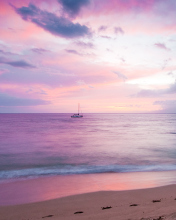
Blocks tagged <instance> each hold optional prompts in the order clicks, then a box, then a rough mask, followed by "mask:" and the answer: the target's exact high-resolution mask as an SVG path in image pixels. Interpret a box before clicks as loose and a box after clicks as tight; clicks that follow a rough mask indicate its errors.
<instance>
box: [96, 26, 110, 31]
mask: <svg viewBox="0 0 176 220" xmlns="http://www.w3.org/2000/svg"><path fill="white" fill-rule="evenodd" d="M107 28H108V27H107V26H104V25H102V26H100V27H99V28H98V31H105V30H106V29H107Z"/></svg>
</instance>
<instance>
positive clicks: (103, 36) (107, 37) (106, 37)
mask: <svg viewBox="0 0 176 220" xmlns="http://www.w3.org/2000/svg"><path fill="white" fill-rule="evenodd" d="M101 37H102V38H105V39H111V37H109V36H105V35H101Z"/></svg>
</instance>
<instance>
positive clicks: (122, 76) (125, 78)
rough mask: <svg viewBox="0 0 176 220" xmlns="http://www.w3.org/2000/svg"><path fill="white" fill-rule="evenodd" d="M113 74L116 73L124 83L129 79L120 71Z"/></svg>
mask: <svg viewBox="0 0 176 220" xmlns="http://www.w3.org/2000/svg"><path fill="white" fill-rule="evenodd" d="M113 73H115V74H116V75H117V76H118V77H119V78H120V79H123V80H124V81H125V80H127V79H128V78H127V77H126V76H125V75H124V74H122V73H120V72H118V71H113Z"/></svg>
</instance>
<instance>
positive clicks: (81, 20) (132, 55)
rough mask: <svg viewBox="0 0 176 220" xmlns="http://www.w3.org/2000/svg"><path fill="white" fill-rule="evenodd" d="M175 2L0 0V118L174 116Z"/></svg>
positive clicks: (175, 75) (175, 77)
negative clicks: (103, 114)
mask: <svg viewBox="0 0 176 220" xmlns="http://www.w3.org/2000/svg"><path fill="white" fill-rule="evenodd" d="M175 11H176V1H175V0H168V1H166V0H143V1H141V0H126V1H124V0H112V1H109V0H51V1H47V0H38V1H34V0H31V1H30V0H13V1H12V0H9V1H6V0H1V1H0V113H6V112H7V113H10V112H12V113H13V112H29V113H30V112H32V113H33V112H51V113H52V112H54V113H57V112H58V113H72V112H73V113H74V112H76V111H77V104H78V103H80V104H81V109H82V111H83V113H86V112H87V113H89V112H95V113H96V112H107V113H138V112H140V113H142V112H163V113H176V98H175V94H176V71H175V67H176V49H175V48H176V34H175V31H176V13H175Z"/></svg>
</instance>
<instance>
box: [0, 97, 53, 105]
mask: <svg viewBox="0 0 176 220" xmlns="http://www.w3.org/2000/svg"><path fill="white" fill-rule="evenodd" d="M48 104H50V102H49V101H45V100H42V99H26V98H25V99H23V98H18V97H14V96H9V95H7V94H0V106H1V107H3V106H36V105H48Z"/></svg>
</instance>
